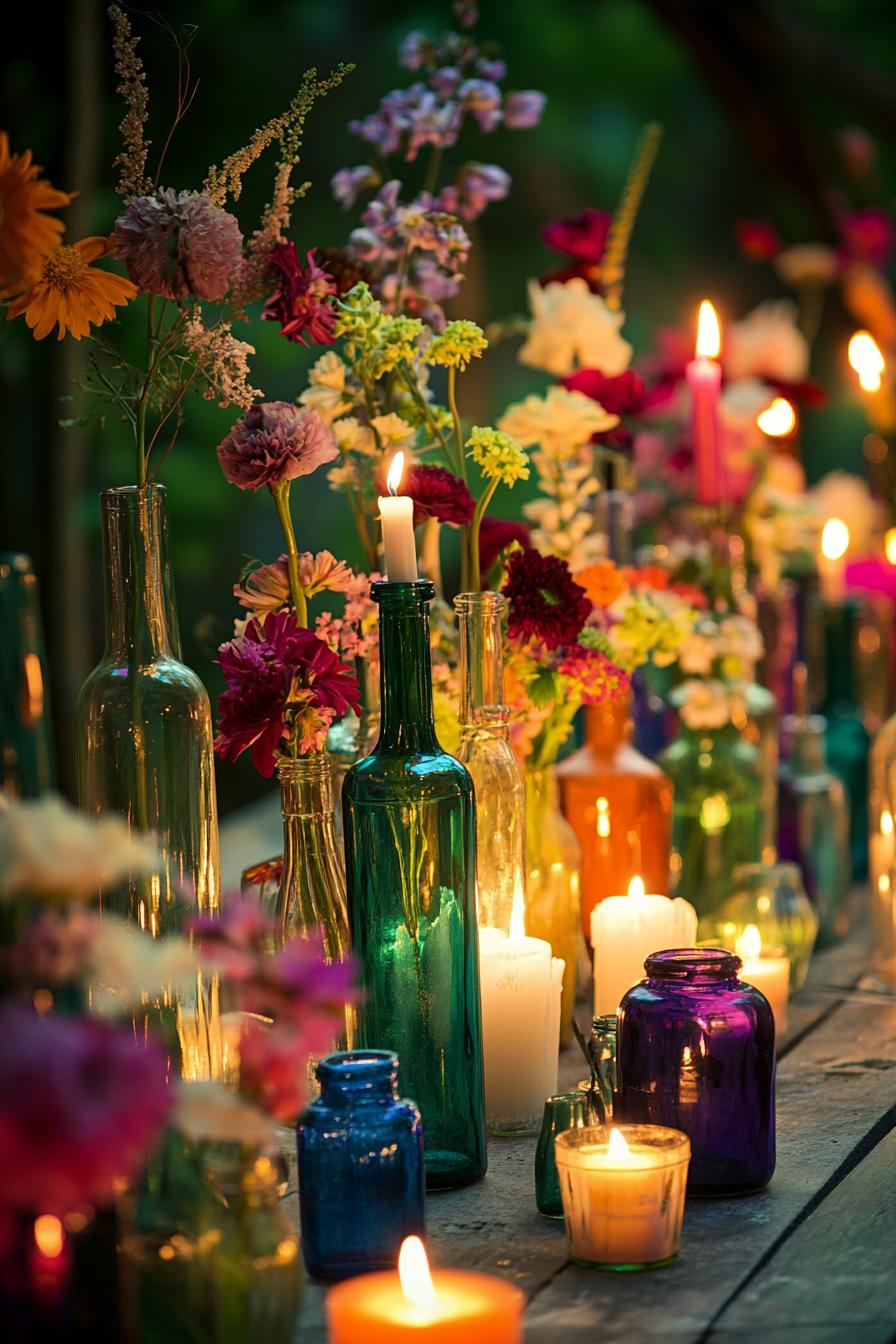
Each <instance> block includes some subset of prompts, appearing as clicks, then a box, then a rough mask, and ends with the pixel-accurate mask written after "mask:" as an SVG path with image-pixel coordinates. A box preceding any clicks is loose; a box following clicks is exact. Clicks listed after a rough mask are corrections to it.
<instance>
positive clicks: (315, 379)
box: [299, 350, 355, 424]
mask: <svg viewBox="0 0 896 1344" xmlns="http://www.w3.org/2000/svg"><path fill="white" fill-rule="evenodd" d="M347 372H348V370H347V367H346V365H345V364H343V362H342V360H341V359H340V358H339V356H338V355H337V354H336V353H335V351H333V350H328V351H327V353H326V354H325V355H321V357H320V359H319V360H317V362H316V363H315V364H314V365H313V367H312V369H311V371H310V373H309V374H308V383H309V386H308V387H307V388H306V389H305V391H304V392H303V393H302V394H301V396H300V397H299V401H300V402H301V404H302V405H303V406H304V407H306V409H308V410H310V411H317V413H318V415H319V416H320V417H321V418H322V419H323V420H325V421H326V422H327V424H331V423H332V421H333V420H335V419H336V418H337V417H338V416H340V415H343V414H344V413H345V412H346V411H349V410H351V408H352V406H353V405H354V403H355V395H354V393H353V392H352V390H351V388H350V387H349V386H348V385H347V383H346V373H347Z"/></svg>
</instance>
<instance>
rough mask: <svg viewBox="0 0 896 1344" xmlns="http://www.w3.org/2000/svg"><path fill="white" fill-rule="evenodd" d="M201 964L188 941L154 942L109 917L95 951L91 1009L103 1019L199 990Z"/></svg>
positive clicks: (98, 934)
mask: <svg viewBox="0 0 896 1344" xmlns="http://www.w3.org/2000/svg"><path fill="white" fill-rule="evenodd" d="M198 970H199V963H198V961H197V958H196V954H195V952H194V951H193V949H192V947H191V946H190V944H189V943H188V942H187V940H186V938H179V937H177V936H176V935H173V934H172V935H171V936H170V937H167V938H153V937H152V936H151V935H150V934H149V933H146V932H145V931H144V930H142V929H139V928H137V927H136V926H135V925H132V924H128V923H127V921H126V920H124V919H117V918H115V916H112V915H106V916H104V918H103V919H102V920H101V922H100V925H99V928H98V929H97V932H96V936H95V938H94V940H93V944H92V946H91V950H90V964H89V967H88V970H87V979H88V981H89V983H90V1006H91V1009H92V1011H94V1012H96V1013H99V1014H100V1015H102V1016H110V1015H116V1016H117V1015H118V1014H119V1013H122V1012H124V1011H125V1010H126V1009H128V1008H134V1007H138V1006H139V1005H140V1004H141V1003H153V1002H156V1001H157V1000H159V999H161V998H163V997H165V998H166V999H171V998H172V997H174V996H175V995H178V994H184V993H189V992H190V990H191V989H195V986H196V976H197V973H198Z"/></svg>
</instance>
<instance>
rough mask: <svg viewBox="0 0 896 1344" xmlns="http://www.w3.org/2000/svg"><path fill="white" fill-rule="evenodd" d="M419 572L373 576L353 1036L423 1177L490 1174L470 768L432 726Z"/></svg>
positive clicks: (349, 831)
mask: <svg viewBox="0 0 896 1344" xmlns="http://www.w3.org/2000/svg"><path fill="white" fill-rule="evenodd" d="M434 591H435V590H434V588H433V585H432V583H431V582H430V581H429V580H428V579H416V580H414V581H412V582H403V583H388V582H378V583H375V584H374V585H373V587H372V589H371V595H372V597H373V598H374V600H375V601H376V602H378V603H379V608H380V686H381V702H382V721H381V727H380V735H379V739H378V741H377V743H376V746H375V747H374V749H373V751H372V753H371V754H370V755H369V756H367V757H366V758H365V759H364V760H363V761H359V762H358V763H357V764H356V765H353V766H352V767H351V769H350V770H349V771H348V774H347V775H346V777H345V783H344V785H343V793H342V815H343V825H344V828H345V854H346V880H347V886H348V906H349V924H350V929H351V940H352V948H353V951H354V955H355V958H356V960H357V962H358V965H359V969H360V977H361V983H362V986H363V988H364V991H365V997H364V999H363V1001H362V1003H361V1004H360V1006H359V1008H358V1011H357V1043H358V1045H359V1046H361V1047H362V1048H370V1049H373V1048H377V1049H384V1050H394V1051H396V1053H397V1054H398V1057H399V1061H400V1069H401V1083H402V1088H403V1090H404V1092H405V1093H406V1094H407V1095H408V1096H411V1097H413V1098H414V1100H415V1101H416V1102H417V1105H418V1106H419V1107H420V1111H421V1114H422V1116H423V1131H424V1142H425V1150H426V1175H427V1184H428V1185H429V1187H430V1188H431V1189H439V1188H448V1187H451V1186H460V1185H467V1184H469V1183H470V1182H472V1181H475V1180H478V1179H479V1177H481V1176H482V1175H484V1173H485V1169H486V1151H485V1115H484V1105H483V1097H484V1089H483V1074H482V1025H481V1010H480V1002H479V949H478V936H477V928H476V905H475V878H476V815H475V804H474V798H473V782H472V780H471V778H470V775H469V773H468V772H467V770H466V769H465V768H464V767H463V766H462V765H461V764H460V762H459V761H456V760H455V759H454V757H452V756H449V755H448V754H447V753H446V752H444V751H443V750H442V748H441V747H440V746H439V743H438V740H437V739H436V733H435V725H434V722H433V706H432V675H431V669H430V655H429V603H430V602H431V600H432V598H433V596H434Z"/></svg>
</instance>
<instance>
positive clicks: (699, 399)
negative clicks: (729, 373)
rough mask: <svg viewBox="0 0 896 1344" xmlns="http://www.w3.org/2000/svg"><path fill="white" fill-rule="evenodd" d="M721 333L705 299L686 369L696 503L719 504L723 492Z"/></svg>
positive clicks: (715, 317)
mask: <svg viewBox="0 0 896 1344" xmlns="http://www.w3.org/2000/svg"><path fill="white" fill-rule="evenodd" d="M720 349H721V334H720V331H719V319H718V318H717V316H716V310H715V309H714V308H713V306H712V304H711V303H710V302H709V300H708V299H704V300H703V302H702V303H701V305H700V314H699V317H698V319H697V342H696V347H695V352H694V358H693V359H692V360H691V362H690V364H688V366H687V368H686V370H685V377H686V378H687V382H688V387H689V388H690V389H691V437H692V443H693V450H694V475H695V487H696V494H697V503H698V504H718V503H719V502H720V501H721V499H722V495H723V493H724V475H723V466H722V443H721V438H720V436H719V392H720V390H721V386H722V366H721V364H719V362H718V358H717V356H718V353H719V350H720Z"/></svg>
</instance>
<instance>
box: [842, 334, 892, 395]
mask: <svg viewBox="0 0 896 1344" xmlns="http://www.w3.org/2000/svg"><path fill="white" fill-rule="evenodd" d="M847 354H848V356H849V362H850V364H851V365H852V367H853V369H855V371H856V373H857V374H858V377H859V387H861V389H862V391H863V392H877V391H879V390H880V383H881V375H882V374H883V371H884V369H885V368H886V364H885V362H884V357H883V355H882V354H881V352H880V346H879V345H878V344H877V341H876V340H875V339H874V337H873V336H872V335H871V332H870V331H857V332H856V333H855V335H854V336H851V337H850V341H849V346H848V348H847Z"/></svg>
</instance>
